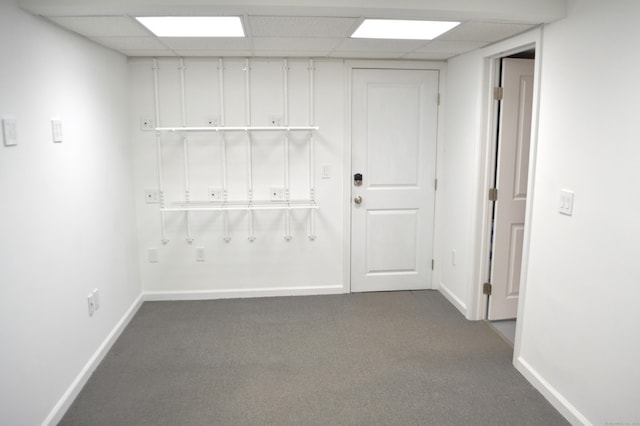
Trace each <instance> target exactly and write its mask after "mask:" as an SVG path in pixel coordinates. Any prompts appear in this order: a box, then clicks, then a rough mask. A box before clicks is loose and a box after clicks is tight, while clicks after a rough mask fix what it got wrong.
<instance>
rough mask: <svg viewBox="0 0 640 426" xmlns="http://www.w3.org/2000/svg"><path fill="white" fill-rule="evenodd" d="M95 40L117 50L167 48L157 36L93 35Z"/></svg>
mask: <svg viewBox="0 0 640 426" xmlns="http://www.w3.org/2000/svg"><path fill="white" fill-rule="evenodd" d="M92 39H93V40H95V41H96V42H98V43H100V44H102V45H103V46H107V47H110V48H112V49H116V50H166V49H167V47H166V46H164V45H163V44H162V43H161V42H159V41H158V39H157V38H155V37H93V38H92Z"/></svg>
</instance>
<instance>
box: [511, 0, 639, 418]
mask: <svg viewBox="0 0 640 426" xmlns="http://www.w3.org/2000/svg"><path fill="white" fill-rule="evenodd" d="M638 16H640V4H638V3H637V2H633V1H608V2H600V1H573V2H571V7H570V9H569V18H568V19H566V20H563V21H560V22H558V23H556V24H553V25H549V26H547V27H546V28H545V30H544V49H543V53H542V54H543V56H542V61H543V65H542V81H541V87H542V92H541V105H540V124H539V138H538V155H537V167H536V182H535V194H534V200H535V201H534V207H533V221H532V238H531V247H530V258H529V274H528V276H527V283H526V296H525V303H524V306H522V305H521V308H523V310H522V318H523V323H522V329H521V335H522V337H521V344H520V350H519V358H518V361H520V362H521V363H522V366H524V367H525V369H528V370H529V372H530V373H531V374H536V375H538V376H539V377H540V378H541V379H542V380H544V381H546V382H547V384H548V386H549V387H550V388H553V389H554V390H555V391H556V392H557V394H558V395H561V396H562V397H564V398H565V399H566V400H567V401H568V402H569V403H570V404H571V405H572V406H573V409H574V410H575V412H574V414H575V413H581V415H582V416H584V418H585V419H586V420H588V421H589V422H591V423H593V424H605V423H607V422H609V423H614V422H627V423H624V424H631V422H638V421H640V406H639V405H638V383H640V367H639V364H638V354H639V353H640V313H639V312H640V311H639V310H638V300H640V270H639V269H638V267H637V263H638V259H640V244H639V242H640V222H639V221H638V211H640V191H639V184H640V175H639V168H638V165H639V164H640V143H639V137H640V132H639V131H638V113H639V109H638V99H639V98H640V81H639V80H638V69H639V68H640V59H638V55H637V50H638V46H639V45H640V30H639V29H638V26H637V22H636V21H637V17H638ZM563 188H565V189H569V190H572V191H575V204H574V214H573V216H571V217H568V216H563V215H561V214H559V213H558V198H559V191H560V190H561V189H563ZM516 355H518V354H516ZM521 369H522V368H521ZM578 418H579V416H578Z"/></svg>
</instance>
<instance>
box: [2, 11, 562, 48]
mask: <svg viewBox="0 0 640 426" xmlns="http://www.w3.org/2000/svg"><path fill="white" fill-rule="evenodd" d="M0 1H2V0H0ZM17 1H18V2H19V3H20V4H21V5H22V6H23V7H25V8H26V9H27V10H31V11H32V12H33V13H39V14H41V15H42V16H44V17H45V18H48V19H50V20H52V21H53V22H55V23H57V24H58V25H60V26H62V27H65V28H67V29H69V30H71V31H75V32H77V33H79V34H80V35H82V36H84V37H87V38H89V39H92V40H94V41H96V42H97V43H100V44H103V45H105V46H107V47H109V48H111V49H114V50H118V51H120V52H122V53H124V54H125V55H129V56H138V55H139V56H158V57H160V56H175V55H185V56H241V57H247V56H249V57H251V56H265V57H271V56H278V57H287V56H305V55H306V56H315V57H321V56H330V57H345V58H346V57H350V58H371V59H375V58H381V59H385V58H410V59H446V58H449V57H452V56H456V55H458V54H461V53H464V52H468V51H470V50H473V49H477V48H480V47H483V46H486V45H488V44H491V43H494V42H496V41H499V40H504V39H506V38H509V37H512V36H514V35H517V34H520V33H522V32H524V31H526V30H528V29H530V28H533V27H535V26H536V25H539V24H541V23H546V22H553V21H554V20H557V19H561V18H562V16H563V15H562V14H563V13H564V6H563V4H564V3H566V0H411V1H405V0H370V1H368V2H364V1H363V0H259V1H256V0H189V1H188V2H186V3H185V2H180V1H179V0H112V1H107V0H17ZM171 14H179V15H190V14H191V15H207V14H210V15H215V14H221V15H236V16H241V17H242V18H243V23H244V26H245V29H246V33H247V37H246V38H225V39H215V38H205V39H202V38H167V39H165V38H161V39H160V38H157V37H155V36H154V35H153V34H151V33H150V32H149V31H148V30H147V29H146V28H144V27H143V26H142V25H141V24H140V23H138V22H137V21H136V20H135V18H132V16H145V15H155V16H162V15H171ZM364 17H373V18H383V19H385V18H386V19H392V18H405V19H406V18H409V19H446V20H459V21H462V22H463V23H462V24H461V25H460V26H458V27H456V28H454V29H453V30H451V31H449V32H448V33H445V34H443V35H442V36H440V37H438V38H437V39H436V40H434V41H431V42H428V41H420V40H365V39H351V38H350V37H349V36H350V35H351V33H352V31H354V30H355V28H356V27H357V25H358V23H359V22H361V21H362V19H363V18H364Z"/></svg>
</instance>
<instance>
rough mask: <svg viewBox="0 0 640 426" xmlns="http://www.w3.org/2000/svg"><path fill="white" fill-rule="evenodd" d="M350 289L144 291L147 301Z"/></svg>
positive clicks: (281, 288) (269, 295)
mask: <svg viewBox="0 0 640 426" xmlns="http://www.w3.org/2000/svg"><path fill="white" fill-rule="evenodd" d="M347 292H348V291H347V290H346V289H345V288H344V286H342V285H328V286H313V287H272V288H251V289H229V290H189V291H147V292H144V300H145V301H171V300H215V299H241V298H252V297H277V296H311V295H319V294H342V293H347Z"/></svg>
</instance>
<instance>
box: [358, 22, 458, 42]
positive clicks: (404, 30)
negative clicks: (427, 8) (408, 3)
mask: <svg viewBox="0 0 640 426" xmlns="http://www.w3.org/2000/svg"><path fill="white" fill-rule="evenodd" d="M457 25H460V22H452V21H411V20H399V19H365V20H364V21H363V22H362V24H360V26H359V27H358V29H357V30H355V32H354V33H353V35H351V38H382V39H395V40H433V39H434V38H436V37H438V36H439V35H441V34H444V33H446V32H447V31H449V30H450V29H452V28H454V27H456V26H457Z"/></svg>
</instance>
